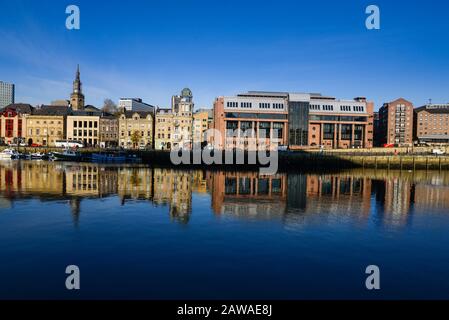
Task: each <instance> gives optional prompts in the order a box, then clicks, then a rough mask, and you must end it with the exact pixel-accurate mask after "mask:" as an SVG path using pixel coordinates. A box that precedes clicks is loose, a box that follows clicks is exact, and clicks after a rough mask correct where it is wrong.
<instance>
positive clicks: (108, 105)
mask: <svg viewBox="0 0 449 320" xmlns="http://www.w3.org/2000/svg"><path fill="white" fill-rule="evenodd" d="M101 110H102V111H103V112H108V113H116V112H117V111H118V108H117V105H116V104H115V103H114V101H112V100H111V99H104V103H103V108H102V109H101Z"/></svg>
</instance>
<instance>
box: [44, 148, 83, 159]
mask: <svg viewBox="0 0 449 320" xmlns="http://www.w3.org/2000/svg"><path fill="white" fill-rule="evenodd" d="M50 160H52V161H80V160H81V154H80V153H79V152H76V151H73V150H64V151H63V152H52V154H51V156H50Z"/></svg>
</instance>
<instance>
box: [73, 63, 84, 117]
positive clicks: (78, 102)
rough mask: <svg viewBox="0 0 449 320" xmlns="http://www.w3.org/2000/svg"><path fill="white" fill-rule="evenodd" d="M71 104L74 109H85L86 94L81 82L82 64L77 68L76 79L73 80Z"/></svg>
mask: <svg viewBox="0 0 449 320" xmlns="http://www.w3.org/2000/svg"><path fill="white" fill-rule="evenodd" d="M70 101H71V106H72V108H73V109H74V110H82V109H84V95H83V91H82V84H81V74H80V65H79V64H78V66H77V68H76V75H75V81H73V92H72V95H71V96H70Z"/></svg>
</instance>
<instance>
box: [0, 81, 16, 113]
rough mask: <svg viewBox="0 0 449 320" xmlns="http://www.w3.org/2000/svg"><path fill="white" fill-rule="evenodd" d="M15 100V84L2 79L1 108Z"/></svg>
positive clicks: (0, 89) (0, 82)
mask: <svg viewBox="0 0 449 320" xmlns="http://www.w3.org/2000/svg"><path fill="white" fill-rule="evenodd" d="M14 102H15V86H14V84H12V83H6V82H3V81H0V109H3V108H5V107H6V106H9V105H10V104H13V103H14Z"/></svg>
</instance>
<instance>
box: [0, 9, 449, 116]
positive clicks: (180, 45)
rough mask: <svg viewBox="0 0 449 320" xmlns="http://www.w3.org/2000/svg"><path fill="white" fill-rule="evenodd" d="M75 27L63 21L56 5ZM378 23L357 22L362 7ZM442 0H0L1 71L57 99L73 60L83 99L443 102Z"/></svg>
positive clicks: (445, 39)
mask: <svg viewBox="0 0 449 320" xmlns="http://www.w3.org/2000/svg"><path fill="white" fill-rule="evenodd" d="M70 4H76V5H78V6H79V8H80V10H81V29H80V30H78V31H73V30H72V31H69V30H67V29H66V28H65V20H66V17H67V15H66V14H65V8H66V7H67V6H68V5H70ZM370 4H376V5H378V6H379V7H380V10H381V30H376V31H369V30H367V29H366V28H365V19H366V17H367V15H366V14H365V8H366V7H367V6H368V5H370ZM448 17H449V2H448V1H446V0H427V1H422V0H418V1H402V0H400V1H383V0H382V1H378V0H373V1H359V0H354V1H323V0H315V1H300V0H296V1H284V0H277V1H245V0H240V1H234V0H227V1H211V0H209V1H189V0H185V1H170V0H165V1H150V0H147V1H144V0H128V1H126V2H125V1H103V0H96V1H92V0H91V1H85V0H73V1H71V2H69V1H59V0H57V1H56V0H41V1H33V0H28V1H25V0H14V1H11V0H0V80H2V81H7V82H13V83H15V84H16V96H17V97H16V98H17V99H16V100H17V101H18V102H28V103H31V104H41V103H49V102H51V101H52V100H56V99H66V98H68V95H69V93H70V92H71V86H72V81H73V78H74V74H75V69H76V65H77V64H78V63H79V64H80V65H81V76H82V81H83V84H84V92H85V95H86V100H87V101H86V102H87V103H89V104H94V105H97V106H101V105H102V101H103V100H104V98H112V99H113V100H115V101H117V100H118V98H120V97H142V98H143V99H144V100H145V101H146V102H148V103H151V104H155V105H159V106H161V107H166V106H169V104H170V97H171V95H173V94H177V93H179V92H180V91H181V89H182V88H183V87H189V88H191V89H192V91H193V94H194V99H195V103H196V106H197V107H211V106H212V103H213V100H214V98H215V97H217V96H220V95H233V94H236V93H239V92H242V91H247V90H270V91H291V92H321V93H323V94H326V95H332V96H336V97H338V98H353V97H356V96H366V97H367V98H368V99H370V100H373V101H374V102H375V103H376V109H377V108H379V107H380V105H381V104H382V103H383V102H385V101H391V100H393V99H395V98H398V97H400V96H401V97H404V98H406V99H409V100H411V101H413V102H414V103H415V105H416V106H420V105H422V104H424V103H426V102H427V101H428V99H429V98H432V99H433V101H434V102H449V77H448V75H449V22H448V21H449V18H448Z"/></svg>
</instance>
